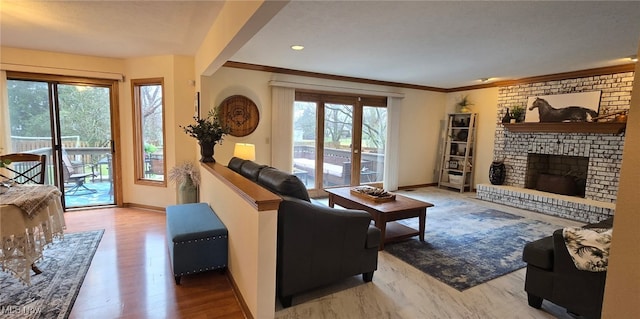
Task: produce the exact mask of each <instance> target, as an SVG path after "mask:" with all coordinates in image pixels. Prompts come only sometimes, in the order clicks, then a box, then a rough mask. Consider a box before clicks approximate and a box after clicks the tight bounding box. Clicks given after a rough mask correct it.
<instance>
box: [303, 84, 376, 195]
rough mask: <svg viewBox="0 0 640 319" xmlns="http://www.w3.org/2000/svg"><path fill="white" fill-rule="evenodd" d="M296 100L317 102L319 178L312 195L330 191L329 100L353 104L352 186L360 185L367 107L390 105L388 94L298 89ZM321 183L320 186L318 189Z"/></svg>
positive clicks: (316, 144) (317, 162) (316, 160)
mask: <svg viewBox="0 0 640 319" xmlns="http://www.w3.org/2000/svg"><path fill="white" fill-rule="evenodd" d="M296 101H301V102H312V103H316V107H317V109H316V143H315V148H316V158H315V163H316V164H315V165H316V169H315V178H314V182H315V185H314V188H311V189H308V191H309V193H310V195H312V196H324V195H327V193H326V192H325V191H324V190H323V186H322V185H323V184H324V181H323V176H322V175H323V172H322V171H323V170H322V169H318V167H322V166H321V165H322V164H323V161H324V146H325V145H324V135H325V134H324V132H325V130H324V129H325V127H324V122H325V119H324V116H325V103H332V104H345V105H347V104H348V105H352V106H353V114H352V117H353V118H352V129H351V182H350V185H348V186H354V185H359V184H360V170H361V159H362V156H361V153H362V124H363V110H364V107H365V106H369V107H387V97H383V96H363V95H353V94H341V93H336V92H322V91H298V90H296V92H295V97H294V103H295V102H296ZM318 185H319V186H320V188H317V187H318Z"/></svg>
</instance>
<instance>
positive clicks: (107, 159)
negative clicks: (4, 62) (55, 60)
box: [7, 73, 116, 208]
mask: <svg viewBox="0 0 640 319" xmlns="http://www.w3.org/2000/svg"><path fill="white" fill-rule="evenodd" d="M7 93H8V99H9V104H8V107H9V128H8V129H9V131H10V132H9V133H10V139H11V145H10V150H9V152H11V153H18V152H25V153H36V154H45V155H47V176H46V181H45V182H46V183H47V184H52V185H58V187H59V189H60V190H61V191H62V192H63V194H64V197H63V199H64V204H65V207H66V208H75V207H86V206H99V205H113V204H115V203H116V198H115V197H116V196H115V192H114V189H115V187H114V185H115V184H114V182H115V176H116V174H114V173H113V172H114V168H115V166H114V161H113V153H114V148H113V144H112V143H113V137H112V109H113V106H112V101H113V100H114V99H113V92H112V85H111V84H110V83H108V82H107V83H105V82H104V81H98V80H88V79H72V78H66V77H65V78H57V77H51V76H39V75H31V74H23V73H19V74H7ZM9 152H8V153H9Z"/></svg>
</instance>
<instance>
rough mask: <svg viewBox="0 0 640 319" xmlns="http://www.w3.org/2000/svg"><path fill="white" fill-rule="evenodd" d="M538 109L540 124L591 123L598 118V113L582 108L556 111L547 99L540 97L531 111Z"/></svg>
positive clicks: (573, 107)
mask: <svg viewBox="0 0 640 319" xmlns="http://www.w3.org/2000/svg"><path fill="white" fill-rule="evenodd" d="M535 108H538V116H539V118H540V122H591V121H593V118H595V117H597V116H598V112H596V111H594V110H592V109H588V108H586V107H582V106H567V107H565V108H561V109H556V108H554V107H552V106H551V104H549V102H547V101H546V100H545V99H541V98H539V97H537V98H536V100H535V101H533V104H531V106H530V107H529V111H532V110H533V109H535Z"/></svg>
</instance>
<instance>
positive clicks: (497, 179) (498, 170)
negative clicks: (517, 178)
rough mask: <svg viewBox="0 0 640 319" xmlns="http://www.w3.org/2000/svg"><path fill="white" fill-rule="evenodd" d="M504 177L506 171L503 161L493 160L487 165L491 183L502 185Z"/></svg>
mask: <svg viewBox="0 0 640 319" xmlns="http://www.w3.org/2000/svg"><path fill="white" fill-rule="evenodd" d="M505 177H506V171H505V166H504V162H503V161H493V162H492V163H491V167H489V181H490V182H491V184H493V185H502V183H504V179H505Z"/></svg>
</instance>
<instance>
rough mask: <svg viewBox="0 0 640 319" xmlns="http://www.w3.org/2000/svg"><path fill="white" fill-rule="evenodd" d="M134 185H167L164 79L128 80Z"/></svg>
mask: <svg viewBox="0 0 640 319" xmlns="http://www.w3.org/2000/svg"><path fill="white" fill-rule="evenodd" d="M131 91H132V92H131V96H132V99H133V102H132V104H133V120H134V123H133V127H134V148H135V149H134V156H135V158H134V163H135V176H136V181H135V182H136V184H145V185H156V186H166V185H167V182H166V178H165V172H166V169H165V168H166V165H165V161H164V158H165V148H164V80H163V79H162V78H154V79H137V80H131Z"/></svg>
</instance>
